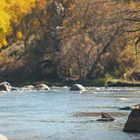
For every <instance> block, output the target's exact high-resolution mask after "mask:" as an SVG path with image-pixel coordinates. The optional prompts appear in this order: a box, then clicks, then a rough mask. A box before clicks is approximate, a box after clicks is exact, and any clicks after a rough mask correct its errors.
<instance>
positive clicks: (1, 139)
mask: <svg viewBox="0 0 140 140" xmlns="http://www.w3.org/2000/svg"><path fill="white" fill-rule="evenodd" d="M0 140H8V138H7V137H6V136H4V135H2V134H0Z"/></svg>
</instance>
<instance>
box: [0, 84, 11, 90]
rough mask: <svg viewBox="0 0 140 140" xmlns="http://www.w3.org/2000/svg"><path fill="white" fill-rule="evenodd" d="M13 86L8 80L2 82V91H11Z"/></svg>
mask: <svg viewBox="0 0 140 140" xmlns="http://www.w3.org/2000/svg"><path fill="white" fill-rule="evenodd" d="M11 89H12V87H11V85H10V84H9V83H8V82H2V83H0V91H11Z"/></svg>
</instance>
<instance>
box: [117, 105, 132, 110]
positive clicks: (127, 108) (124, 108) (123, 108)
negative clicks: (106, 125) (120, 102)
mask: <svg viewBox="0 0 140 140" xmlns="http://www.w3.org/2000/svg"><path fill="white" fill-rule="evenodd" d="M131 109H132V108H131V107H129V106H126V107H122V108H119V110H131Z"/></svg>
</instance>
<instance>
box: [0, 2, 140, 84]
mask: <svg viewBox="0 0 140 140" xmlns="http://www.w3.org/2000/svg"><path fill="white" fill-rule="evenodd" d="M139 17H140V4H139V2H138V1H134V0H121V1H120V0H112V1H110V0H106V1H104V0H24V1H21V0H1V1H0V50H1V56H2V57H3V56H5V57H6V58H8V60H11V61H12V63H13V64H15V62H16V63H17V64H18V62H20V65H22V61H23V65H22V68H23V69H24V64H25V63H26V65H25V67H28V70H27V71H28V72H29V73H28V72H26V73H28V74H29V75H30V77H35V79H38V78H44V77H45V76H47V75H48V74H50V71H51V70H52V69H54V68H55V70H54V71H53V72H52V73H53V74H54V73H55V75H57V77H58V78H61V79H70V80H71V79H72V80H81V81H88V80H89V79H92V80H93V79H96V78H99V77H107V76H108V75H110V76H112V77H114V78H120V77H121V78H125V79H131V80H135V78H133V77H131V74H132V73H134V72H138V73H139V71H140V61H139V60H140V18H139ZM5 57H4V58H5ZM11 61H10V67H15V66H14V65H13V66H12V63H11ZM48 62H50V63H51V65H48ZM51 67H52V69H51ZM5 69H6V68H5ZM50 69H51V70H50ZM9 71H10V70H9ZM12 71H16V67H15V69H12ZM23 73H24V71H23ZM35 73H39V75H40V76H39V77H37V75H36V74H35ZM11 75H12V74H11ZM50 75H51V74H50ZM5 77H6V76H5ZM52 77H53V76H52ZM136 79H139V78H136Z"/></svg>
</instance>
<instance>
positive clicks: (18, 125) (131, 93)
mask: <svg viewBox="0 0 140 140" xmlns="http://www.w3.org/2000/svg"><path fill="white" fill-rule="evenodd" d="M86 89H87V90H86V91H85V92H83V93H82V94H81V93H79V92H70V91H69V88H67V87H64V88H55V87H53V88H52V90H51V91H45V92H42V91H41V92H39V91H36V92H35V91H33V92H27V91H26V92H21V91H20V92H11V93H8V94H4V93H1V94H0V133H2V134H4V135H6V136H7V137H8V138H9V139H10V140H93V139H94V140H101V139H104V140H138V139H139V137H140V134H132V133H124V132H122V128H123V126H124V123H125V122H126V120H127V117H128V114H129V111H123V110H119V109H118V108H121V107H125V106H133V105H135V104H139V103H140V88H91V87H89V88H86ZM101 112H109V113H110V114H111V115H112V116H113V117H115V118H116V121H114V122H96V121H95V120H96V119H98V118H99V117H100V113H101Z"/></svg>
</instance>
